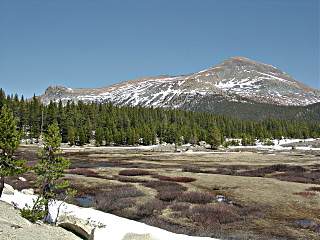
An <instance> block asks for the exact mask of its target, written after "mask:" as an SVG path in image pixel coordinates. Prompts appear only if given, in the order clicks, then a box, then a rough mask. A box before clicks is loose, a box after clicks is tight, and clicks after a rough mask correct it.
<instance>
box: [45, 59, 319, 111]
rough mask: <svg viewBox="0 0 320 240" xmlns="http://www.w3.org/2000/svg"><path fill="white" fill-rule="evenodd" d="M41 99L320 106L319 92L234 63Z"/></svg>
mask: <svg viewBox="0 0 320 240" xmlns="http://www.w3.org/2000/svg"><path fill="white" fill-rule="evenodd" d="M40 99H41V101H42V102H43V103H45V104H47V103H49V102H50V101H51V100H52V101H59V100H61V101H62V102H63V103H66V102H67V101H68V100H73V101H78V100H82V101H84V102H90V101H98V102H103V103H106V102H112V103H113V104H114V105H116V106H144V107H151V106H153V107H163V108H179V109H184V110H196V109H197V106H203V105H210V104H211V103H212V102H215V103H216V102H226V101H229V102H238V101H241V102H247V101H255V102H261V103H271V104H277V105H300V106H304V105H309V104H312V103H317V102H320V90H318V89H315V88H312V87H310V86H308V85H306V84H303V83H302V82H299V81H298V80H296V79H294V78H293V77H291V76H289V75H288V74H286V73H284V72H283V71H281V70H279V69H277V68H275V67H273V66H271V65H267V64H263V63H259V62H256V61H253V60H250V59H248V58H244V57H233V58H229V59H227V60H225V61H223V62H222V63H220V64H218V65H216V66H214V67H211V68H208V69H205V70H202V71H199V72H197V73H192V74H188V75H181V76H167V75H162V76H158V77H146V78H139V79H135V80H131V81H127V82H122V83H118V84H114V85H111V86H108V87H104V88H99V89H71V88H66V87H61V86H51V87H49V88H48V89H47V90H46V92H45V94H43V95H41V96H40Z"/></svg>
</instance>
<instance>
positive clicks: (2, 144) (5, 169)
mask: <svg viewBox="0 0 320 240" xmlns="http://www.w3.org/2000/svg"><path fill="white" fill-rule="evenodd" d="M19 145H20V132H19V131H18V130H17V119H16V118H15V117H14V116H13V113H12V111H11V109H9V108H8V107H7V105H3V107H2V109H1V115H0V197H1V195H2V191H3V188H4V179H5V176H13V175H17V174H22V173H24V172H26V171H27V170H28V168H23V167H22V166H23V164H24V163H25V160H23V159H19V160H17V159H14V158H13V153H14V152H15V151H16V150H17V148H18V147H19Z"/></svg>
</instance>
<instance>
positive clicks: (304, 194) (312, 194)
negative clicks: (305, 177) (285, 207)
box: [293, 192, 317, 197]
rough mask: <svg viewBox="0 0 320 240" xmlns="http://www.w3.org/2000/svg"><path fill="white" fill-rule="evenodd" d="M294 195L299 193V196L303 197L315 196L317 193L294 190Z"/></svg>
mask: <svg viewBox="0 0 320 240" xmlns="http://www.w3.org/2000/svg"><path fill="white" fill-rule="evenodd" d="M293 194H294V195H300V196H303V197H311V196H315V195H317V194H316V193H314V192H295V193H293Z"/></svg>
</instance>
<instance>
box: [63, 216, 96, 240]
mask: <svg viewBox="0 0 320 240" xmlns="http://www.w3.org/2000/svg"><path fill="white" fill-rule="evenodd" d="M57 225H58V226H60V227H63V228H64V229H67V230H71V231H73V232H74V233H76V234H77V235H78V236H81V237H83V238H84V239H88V240H93V234H94V226H92V224H91V223H90V222H89V221H85V220H83V219H80V218H77V217H76V216H73V215H66V214H62V215H60V217H59V219H58V222H57Z"/></svg>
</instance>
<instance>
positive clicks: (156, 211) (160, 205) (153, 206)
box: [137, 200, 167, 219]
mask: <svg viewBox="0 0 320 240" xmlns="http://www.w3.org/2000/svg"><path fill="white" fill-rule="evenodd" d="M166 207H167V204H166V203H164V202H163V201H160V200H153V201H149V202H146V203H143V204H141V205H139V206H137V218H138V219H142V218H146V217H150V216H157V215H160V214H161V210H162V209H164V208H166Z"/></svg>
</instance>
